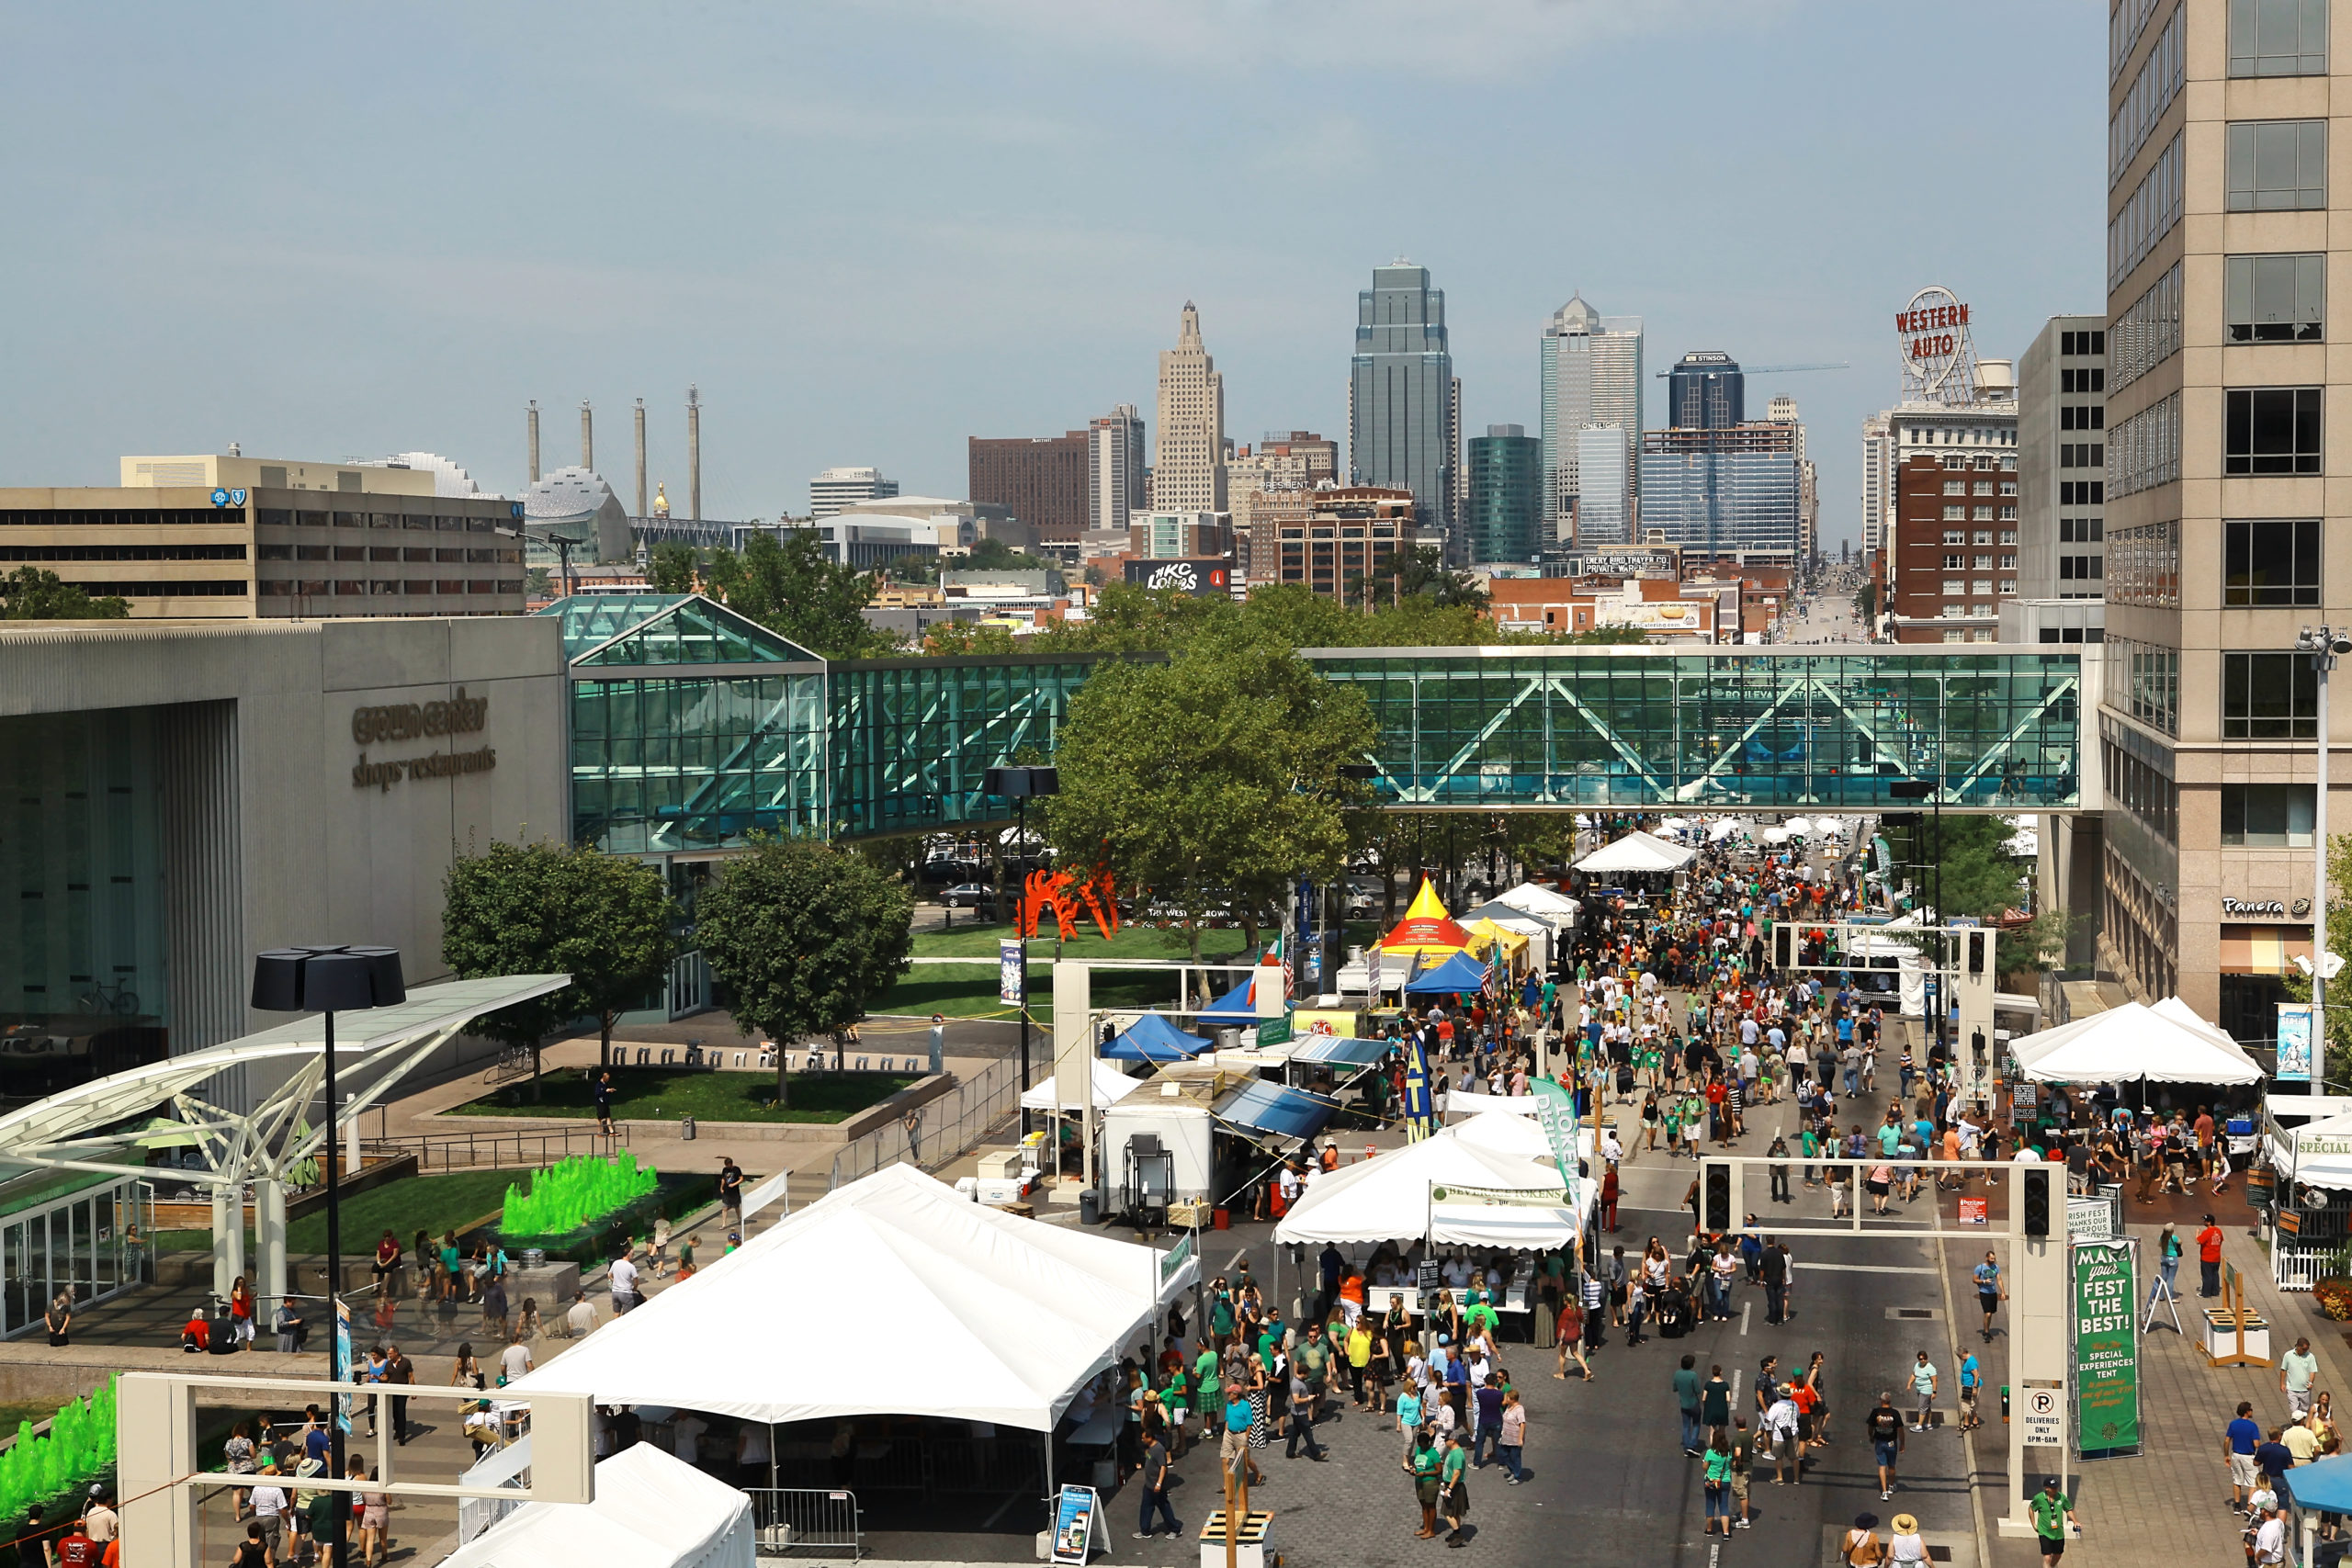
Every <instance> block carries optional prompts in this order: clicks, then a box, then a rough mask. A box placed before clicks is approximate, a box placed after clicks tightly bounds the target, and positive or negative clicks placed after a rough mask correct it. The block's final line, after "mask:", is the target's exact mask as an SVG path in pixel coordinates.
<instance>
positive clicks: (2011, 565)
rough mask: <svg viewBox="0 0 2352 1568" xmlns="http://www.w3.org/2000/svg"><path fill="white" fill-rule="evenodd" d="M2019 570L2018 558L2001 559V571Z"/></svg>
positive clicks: (2005, 557)
mask: <svg viewBox="0 0 2352 1568" xmlns="http://www.w3.org/2000/svg"><path fill="white" fill-rule="evenodd" d="M2017 569H2018V558H2017V557H2015V556H2003V557H2002V558H2001V570H2003V571H2015V570H2017Z"/></svg>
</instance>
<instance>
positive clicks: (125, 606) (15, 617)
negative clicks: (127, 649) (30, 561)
mask: <svg viewBox="0 0 2352 1568" xmlns="http://www.w3.org/2000/svg"><path fill="white" fill-rule="evenodd" d="M0 599H5V600H6V602H7V614H6V618H7V619H9V620H12V621H127V620H129V619H130V600H128V599H120V598H117V597H115V596H114V595H113V594H107V596H105V597H104V598H99V599H93V598H92V597H90V591H89V590H88V589H86V588H84V587H83V586H82V585H81V584H80V583H78V582H67V581H62V579H60V578H59V577H58V575H57V573H55V572H53V571H43V570H41V569H40V567H37V566H20V567H18V568H17V570H14V571H12V572H10V573H9V574H8V575H7V576H6V577H5V578H0Z"/></svg>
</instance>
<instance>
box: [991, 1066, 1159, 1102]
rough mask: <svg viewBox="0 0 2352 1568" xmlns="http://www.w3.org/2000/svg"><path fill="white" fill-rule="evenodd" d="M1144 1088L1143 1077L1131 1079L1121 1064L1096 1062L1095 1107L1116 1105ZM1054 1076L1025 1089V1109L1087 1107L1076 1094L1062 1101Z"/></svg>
mask: <svg viewBox="0 0 2352 1568" xmlns="http://www.w3.org/2000/svg"><path fill="white" fill-rule="evenodd" d="M1142 1087H1143V1079H1141V1078H1131V1077H1127V1075H1126V1074H1125V1073H1123V1072H1121V1071H1120V1070H1119V1068H1118V1065H1117V1064H1116V1063H1114V1062H1105V1061H1103V1060H1102V1059H1101V1058H1100V1057H1097V1058H1096V1059H1095V1062H1094V1109H1095V1110H1097V1111H1101V1110H1103V1109H1104V1108H1105V1107H1107V1106H1113V1105H1116V1104H1118V1103H1119V1101H1121V1100H1125V1099H1126V1098H1127V1096H1129V1095H1131V1094H1133V1093H1135V1091H1136V1090H1137V1089H1141V1088H1142ZM1056 1088H1057V1086H1056V1084H1055V1082H1054V1080H1053V1079H1052V1078H1041V1079H1039V1080H1038V1081H1037V1082H1035V1083H1034V1084H1031V1085H1030V1086H1029V1087H1028V1088H1027V1089H1023V1090H1022V1091H1021V1105H1022V1109H1023V1110H1025V1111H1079V1110H1083V1109H1084V1107H1082V1106H1080V1104H1079V1103H1078V1100H1077V1097H1076V1096H1072V1097H1071V1098H1070V1099H1069V1100H1059V1102H1058V1103H1057V1100H1058V1096H1057V1093H1056Z"/></svg>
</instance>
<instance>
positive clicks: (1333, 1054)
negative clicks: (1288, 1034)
mask: <svg viewBox="0 0 2352 1568" xmlns="http://www.w3.org/2000/svg"><path fill="white" fill-rule="evenodd" d="M1291 1044H1292V1046H1293V1047H1294V1049H1293V1050H1292V1052H1291V1054H1290V1059H1291V1060H1292V1061H1294V1062H1341V1063H1345V1064H1346V1065H1347V1066H1351V1067H1374V1066H1379V1065H1380V1063H1381V1062H1382V1061H1383V1060H1384V1059H1385V1057H1386V1056H1387V1055H1388V1053H1389V1052H1391V1051H1394V1050H1395V1049H1396V1048H1397V1045H1396V1043H1395V1042H1394V1041H1389V1040H1359V1039H1356V1038H1354V1037H1352V1036H1351V1035H1345V1034H1302V1035H1298V1036H1296V1037H1295V1038H1294V1039H1293V1040H1292V1042H1291Z"/></svg>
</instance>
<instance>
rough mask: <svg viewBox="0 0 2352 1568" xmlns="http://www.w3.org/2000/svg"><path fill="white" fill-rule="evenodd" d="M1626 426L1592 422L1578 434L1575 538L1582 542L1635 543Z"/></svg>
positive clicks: (1636, 470) (1631, 463) (1632, 468)
mask: <svg viewBox="0 0 2352 1568" xmlns="http://www.w3.org/2000/svg"><path fill="white" fill-rule="evenodd" d="M1627 437H1628V432H1627V431H1626V430H1625V428H1624V427H1623V425H1616V424H1589V425H1586V426H1585V427H1584V428H1583V429H1582V430H1579V431H1577V433H1576V440H1575V442H1574V443H1573V444H1572V446H1570V448H1569V449H1570V450H1571V451H1572V452H1574V453H1575V455H1576V456H1575V463H1576V473H1575V482H1576V490H1575V492H1574V493H1573V494H1572V495H1571V496H1570V497H1569V498H1568V499H1569V501H1570V502H1571V503H1572V510H1571V511H1570V513H1569V514H1568V521H1569V525H1570V537H1571V538H1572V539H1573V541H1574V542H1575V543H1576V544H1577V545H1578V546H1579V547H1583V546H1590V545H1630V544H1632V543H1633V542H1634V476H1635V475H1636V474H1637V473H1639V472H1640V469H1639V468H1637V467H1636V466H1635V463H1634V449H1633V447H1632V446H1631V445H1630V444H1629V442H1628V439H1627Z"/></svg>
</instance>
